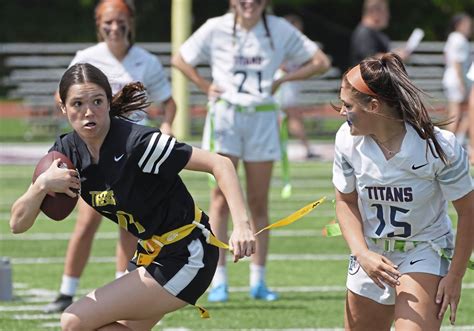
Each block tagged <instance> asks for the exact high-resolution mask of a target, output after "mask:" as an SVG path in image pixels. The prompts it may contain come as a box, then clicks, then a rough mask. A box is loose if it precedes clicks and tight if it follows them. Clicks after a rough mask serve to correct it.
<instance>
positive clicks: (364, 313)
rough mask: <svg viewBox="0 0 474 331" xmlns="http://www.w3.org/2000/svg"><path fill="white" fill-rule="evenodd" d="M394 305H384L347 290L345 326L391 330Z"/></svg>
mask: <svg viewBox="0 0 474 331" xmlns="http://www.w3.org/2000/svg"><path fill="white" fill-rule="evenodd" d="M393 311H394V306H393V305H382V304H380V303H377V302H375V301H373V300H371V299H369V298H366V297H363V296H360V295H358V294H355V293H353V292H351V291H350V290H348V291H347V295H346V309H345V318H344V326H345V329H346V330H351V331H383V330H390V325H391V324H392V320H393Z"/></svg>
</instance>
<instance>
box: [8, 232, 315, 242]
mask: <svg viewBox="0 0 474 331" xmlns="http://www.w3.org/2000/svg"><path fill="white" fill-rule="evenodd" d="M270 235H271V236H272V237H321V236H322V234H321V231H318V230H310V229H308V230H273V231H271V232H270ZM70 237H71V233H70V232H62V233H48V232H45V233H41V232H40V233H25V234H15V235H13V234H6V235H5V234H2V235H0V240H2V241H3V240H11V241H25V240H26V241H28V240H34V241H36V240H39V241H40V240H69V238H70ZM117 238H118V232H98V233H97V234H96V236H95V239H117Z"/></svg>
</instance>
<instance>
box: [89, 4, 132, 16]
mask: <svg viewBox="0 0 474 331" xmlns="http://www.w3.org/2000/svg"><path fill="white" fill-rule="evenodd" d="M109 7H113V8H114V9H115V10H118V11H120V12H122V13H125V14H127V16H128V17H132V16H133V13H132V11H131V10H130V7H129V6H128V5H127V4H126V3H125V1H124V0H102V1H101V2H100V3H99V4H98V5H97V7H96V10H95V19H96V21H98V20H100V17H101V16H102V14H103V13H104V12H105V10H106V9H107V8H109Z"/></svg>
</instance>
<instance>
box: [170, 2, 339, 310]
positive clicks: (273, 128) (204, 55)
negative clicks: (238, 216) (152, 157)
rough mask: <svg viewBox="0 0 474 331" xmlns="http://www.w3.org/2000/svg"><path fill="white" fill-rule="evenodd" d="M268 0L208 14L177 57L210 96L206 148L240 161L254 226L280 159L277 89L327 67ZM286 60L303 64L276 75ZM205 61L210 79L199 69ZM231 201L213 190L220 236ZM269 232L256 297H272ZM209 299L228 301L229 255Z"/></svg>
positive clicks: (257, 270) (257, 261) (253, 278)
mask: <svg viewBox="0 0 474 331" xmlns="http://www.w3.org/2000/svg"><path fill="white" fill-rule="evenodd" d="M267 3H268V1H266V0H240V1H237V0H233V1H231V6H232V10H231V12H229V13H228V14H225V15H223V16H220V17H216V18H212V19H210V20H208V21H207V22H206V23H205V24H204V25H203V26H201V27H200V28H199V29H198V30H197V31H196V32H195V33H194V34H193V35H192V36H191V37H190V38H189V39H188V40H187V41H186V42H185V43H184V44H183V45H182V46H181V48H180V51H179V53H178V54H177V55H176V56H174V57H173V59H172V63H173V65H174V66H175V67H177V68H178V69H180V70H181V71H182V72H183V73H184V74H185V75H186V76H187V77H188V78H189V79H190V80H191V81H193V82H194V83H195V84H196V85H197V86H198V87H199V88H200V89H201V90H202V91H204V92H205V93H206V94H207V95H208V96H209V101H210V107H209V113H208V117H207V121H206V126H205V130H204V139H203V146H204V148H207V149H211V150H214V151H216V152H217V153H220V154H223V155H226V156H228V157H229V158H230V159H231V160H232V162H233V163H234V165H235V167H237V164H238V162H239V160H240V159H242V160H243V163H244V167H245V172H246V181H247V200H248V204H249V207H250V211H251V214H252V221H253V227H254V229H261V228H263V227H265V226H266V225H267V224H268V222H269V221H268V191H269V186H270V178H271V172H272V167H273V162H274V161H277V160H279V159H280V146H279V135H278V121H277V116H278V114H277V106H276V105H275V101H274V99H273V93H274V91H275V90H276V89H277V88H278V87H279V85H280V84H281V83H283V82H285V81H290V80H302V79H305V78H308V77H310V76H311V75H313V74H317V73H323V72H325V71H326V70H327V69H328V68H329V67H330V62H329V60H328V58H327V57H326V55H325V54H324V53H323V52H322V51H321V50H319V49H318V47H317V46H316V44H315V43H313V42H312V41H310V40H309V39H308V38H307V37H305V36H304V35H303V34H302V33H301V32H299V31H298V30H297V29H296V28H294V27H293V26H292V25H291V24H290V23H288V22H286V21H285V20H284V19H283V18H278V17H275V16H271V15H266V13H265V8H266V6H267ZM286 60H292V61H293V62H295V63H297V64H301V65H302V66H301V68H300V69H299V70H296V71H294V72H292V73H289V74H287V75H285V76H283V77H281V78H280V79H278V80H275V81H274V80H273V77H274V74H275V72H276V70H277V69H278V67H279V66H280V65H281V64H282V63H283V62H284V61H286ZM203 62H208V63H209V64H210V66H211V68H212V77H211V80H209V79H207V78H204V77H203V76H201V75H200V74H199V72H198V71H197V70H196V68H195V67H196V65H198V64H199V63H203ZM228 215H229V210H228V206H227V203H226V200H225V198H224V196H223V195H222V192H221V191H220V190H219V188H215V189H213V190H212V192H211V206H210V219H211V220H212V228H213V230H214V231H215V232H216V235H217V236H218V237H219V238H220V239H222V240H224V239H225V238H226V236H227V218H228ZM267 250H268V233H265V234H263V235H261V236H258V237H257V252H256V254H255V255H254V257H253V259H252V263H251V265H250V271H251V273H250V285H251V291H250V294H251V297H253V298H256V299H263V300H275V299H276V298H277V295H276V294H275V293H274V292H271V291H269V290H268V289H267V287H266V285H265V264H266V256H267ZM212 287H213V289H212V291H211V293H210V296H209V298H208V299H209V300H210V301H226V300H227V298H228V294H227V274H226V269H225V254H224V252H223V251H221V255H220V260H219V266H218V268H217V272H216V276H215V278H214V281H213V285H212Z"/></svg>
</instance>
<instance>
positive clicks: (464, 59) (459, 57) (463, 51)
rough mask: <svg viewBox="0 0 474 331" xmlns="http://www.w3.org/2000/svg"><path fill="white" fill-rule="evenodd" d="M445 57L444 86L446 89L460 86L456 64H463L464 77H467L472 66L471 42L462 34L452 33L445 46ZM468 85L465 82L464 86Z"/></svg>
mask: <svg viewBox="0 0 474 331" xmlns="http://www.w3.org/2000/svg"><path fill="white" fill-rule="evenodd" d="M444 57H445V60H446V69H445V71H444V75H443V85H444V86H445V87H450V86H458V81H459V78H458V74H457V72H456V68H455V66H454V64H455V63H461V67H462V72H463V77H465V75H466V73H467V71H468V69H469V65H470V64H471V59H470V58H469V57H470V46H469V40H468V39H467V38H466V37H465V36H464V35H463V34H462V33H460V32H457V31H454V32H451V33H450V34H449V36H448V40H447V41H446V45H445V46H444ZM466 83H467V82H466V80H465V81H464V82H463V84H466Z"/></svg>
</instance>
